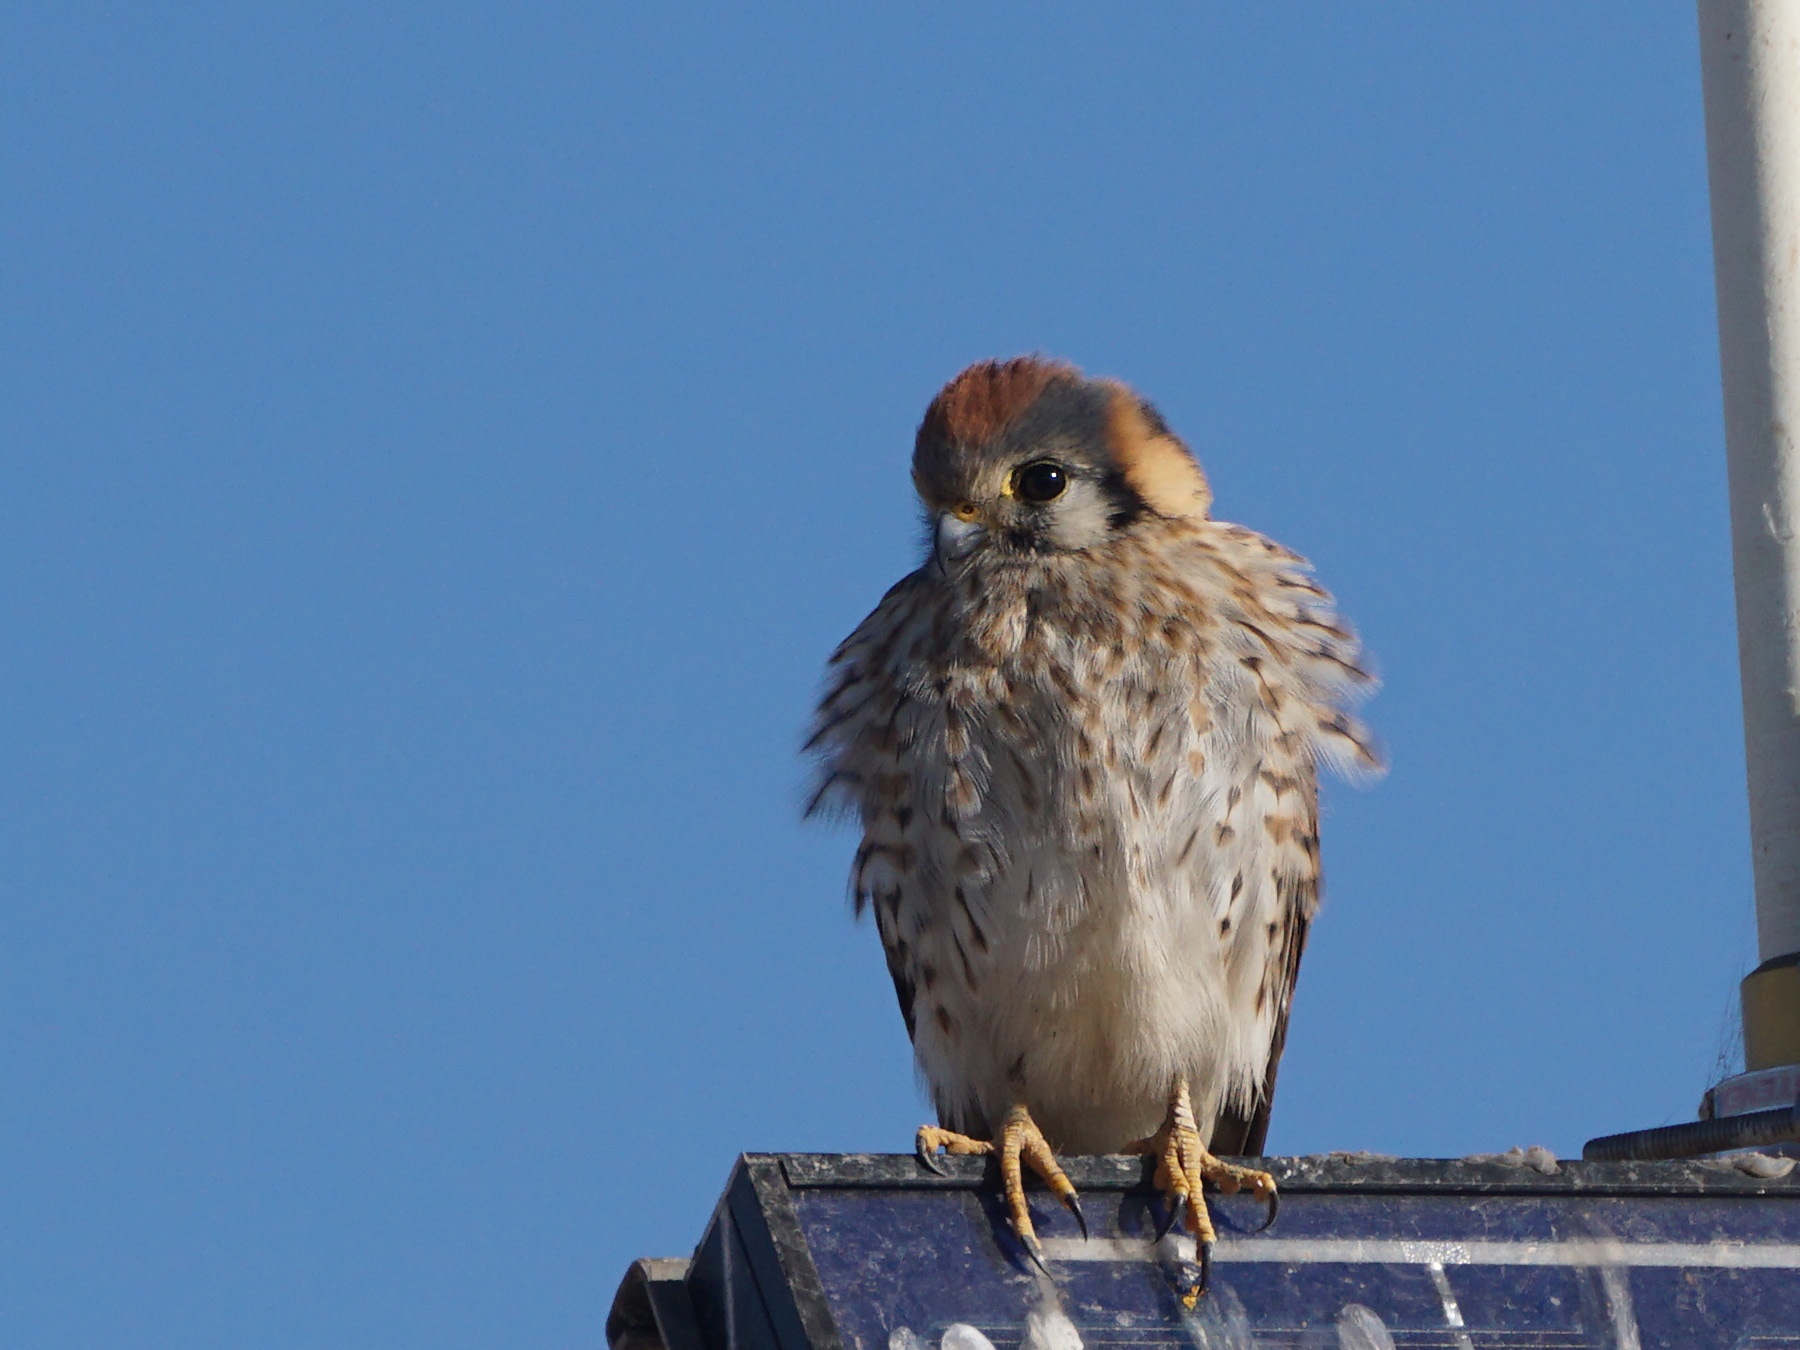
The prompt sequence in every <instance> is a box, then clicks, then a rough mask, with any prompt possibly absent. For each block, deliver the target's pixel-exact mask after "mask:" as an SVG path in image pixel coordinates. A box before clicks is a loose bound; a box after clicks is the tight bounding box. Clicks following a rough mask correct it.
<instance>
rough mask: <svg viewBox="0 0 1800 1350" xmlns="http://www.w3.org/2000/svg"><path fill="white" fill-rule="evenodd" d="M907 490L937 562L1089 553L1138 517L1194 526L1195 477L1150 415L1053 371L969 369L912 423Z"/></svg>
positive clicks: (1105, 389) (1205, 502)
mask: <svg viewBox="0 0 1800 1350" xmlns="http://www.w3.org/2000/svg"><path fill="white" fill-rule="evenodd" d="M913 484H914V486H916V487H917V488H918V491H919V497H920V499H921V500H922V501H923V502H924V503H925V509H926V510H927V511H928V512H929V513H930V516H931V520H932V524H933V526H934V529H935V539H936V553H937V557H938V560H939V562H940V563H948V562H950V561H952V560H954V559H957V558H963V557H967V556H969V555H970V554H972V553H974V552H975V551H976V550H977V549H981V548H984V547H990V548H997V549H1003V550H1010V551H1015V552H1020V553H1034V552H1035V553H1044V552H1067V551H1074V550H1079V549H1085V548H1092V547H1094V546H1095V545H1097V544H1102V543H1105V542H1106V541H1107V540H1108V539H1110V538H1112V537H1113V536H1114V535H1115V534H1117V533H1118V532H1120V531H1122V530H1126V529H1129V528H1130V527H1131V526H1132V524H1133V523H1134V522H1136V521H1138V520H1141V519H1143V518H1144V517H1145V516H1152V515H1153V516H1165V517H1189V518H1200V519H1204V518H1205V516H1206V513H1207V507H1208V506H1209V505H1210V504H1211V502H1212V490H1211V489H1210V488H1209V487H1208V486H1207V484H1206V475H1205V474H1203V473H1202V472H1201V471H1200V466H1199V464H1197V463H1196V462H1195V461H1194V457H1193V455H1192V454H1190V453H1189V452H1188V448H1187V447H1186V446H1185V445H1183V444H1182V443H1181V442H1180V441H1179V440H1178V439H1177V438H1176V437H1175V434H1174V433H1173V432H1171V431H1170V430H1169V428H1168V427H1167V426H1166V425H1165V424H1164V422H1163V420H1162V418H1161V417H1160V416H1159V415H1158V414H1157V411H1156V409H1155V408H1153V407H1151V406H1150V404H1149V403H1147V402H1145V401H1144V400H1143V399H1142V398H1139V397H1138V396H1137V395H1136V394H1135V393H1133V392H1132V391H1131V390H1130V389H1128V388H1127V387H1126V386H1125V385H1123V384H1120V383H1119V382H1118V381H1116V380H1090V379H1087V378H1086V377H1085V376H1083V375H1082V373H1081V372H1080V371H1079V370H1077V369H1075V367H1074V366H1071V365H1067V364H1065V363H1063V362H1061V361H1051V360H1046V359H1044V358H1041V357H1034V356H1022V357H1018V358H1016V359H1014V360H1011V361H981V362H978V363H977V364H975V365H972V366H970V367H969V368H968V369H967V370H965V371H963V372H962V374H960V375H958V376H957V377H956V378H955V379H953V380H951V381H950V383H949V384H947V385H945V386H944V388H943V390H942V391H941V392H940V393H939V394H938V396H937V397H936V398H934V399H933V400H932V401H931V406H930V407H929V408H927V409H926V410H925V420H924V421H923V422H921V423H920V424H919V437H918V442H917V445H916V447H915V449H914V451H913Z"/></svg>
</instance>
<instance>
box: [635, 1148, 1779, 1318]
mask: <svg viewBox="0 0 1800 1350" xmlns="http://www.w3.org/2000/svg"><path fill="white" fill-rule="evenodd" d="M1266 1165H1267V1166H1268V1167H1269V1170H1270V1171H1272V1172H1273V1173H1274V1174H1275V1175H1276V1177H1277V1179H1278V1180H1279V1181H1280V1183H1281V1188H1282V1193H1283V1203H1282V1209H1281V1217H1280V1219H1279V1221H1278V1222H1277V1223H1276V1225H1275V1226H1274V1228H1272V1229H1271V1230H1269V1231H1267V1232H1260V1233H1259V1232H1255V1231H1253V1230H1254V1229H1255V1228H1256V1227H1257V1225H1259V1224H1260V1223H1261V1221H1262V1208H1261V1206H1260V1205H1259V1204H1258V1203H1257V1202H1256V1201H1254V1200H1252V1199H1250V1198H1248V1197H1237V1196H1227V1197H1213V1214H1214V1217H1215V1219H1216V1220H1217V1222H1218V1225H1219V1235H1220V1242H1219V1246H1218V1249H1217V1253H1216V1264H1215V1267H1214V1272H1213V1280H1212V1287H1211V1290H1210V1292H1209V1293H1208V1294H1207V1296H1206V1297H1205V1298H1204V1299H1202V1300H1201V1302H1200V1304H1199V1306H1198V1307H1197V1308H1196V1309H1194V1310H1192V1311H1189V1310H1187V1309H1186V1308H1184V1307H1183V1305H1182V1300H1181V1297H1180V1294H1181V1291H1182V1290H1183V1289H1185V1288H1187V1287H1189V1286H1190V1285H1191V1282H1192V1280H1193V1277H1194V1274H1195V1272H1194V1270H1193V1267H1192V1265H1191V1258H1192V1244H1191V1242H1189V1241H1188V1240H1187V1239H1185V1238H1181V1239H1175V1238H1170V1239H1165V1240H1163V1241H1162V1242H1161V1243H1157V1242H1155V1241H1154V1240H1153V1237H1154V1232H1155V1228H1156V1221H1157V1216H1158V1214H1159V1212H1160V1209H1159V1206H1160V1201H1159V1200H1158V1198H1157V1197H1156V1196H1155V1195H1154V1193H1153V1192H1151V1190H1150V1189H1149V1187H1148V1186H1147V1185H1146V1184H1145V1178H1146V1172H1145V1168H1144V1165H1143V1164H1142V1162H1141V1161H1140V1160H1138V1159H1111V1158H1094V1159H1075V1160H1073V1161H1072V1162H1071V1163H1070V1166H1069V1171H1070V1175H1071V1177H1072V1178H1073V1179H1074V1181H1075V1182H1076V1184H1077V1186H1079V1187H1080V1188H1081V1190H1082V1194H1083V1204H1084V1207H1085V1209H1086V1212H1087V1216H1088V1221H1089V1224H1090V1226H1091V1229H1092V1232H1093V1235H1094V1236H1093V1238H1092V1239H1091V1240H1087V1241H1084V1240H1082V1239H1081V1237H1080V1235H1079V1233H1078V1232H1077V1231H1076V1230H1075V1228H1074V1223H1073V1220H1072V1219H1071V1218H1070V1217H1069V1216H1068V1215H1067V1213H1066V1212H1064V1211H1063V1210H1062V1208H1061V1207H1060V1206H1059V1205H1058V1204H1056V1203H1055V1202H1054V1200H1053V1199H1051V1198H1050V1197H1049V1196H1047V1195H1044V1194H1042V1193H1039V1194H1038V1195H1036V1196H1034V1204H1033V1211H1034V1215H1035V1217H1036V1220H1037V1223H1038V1230H1039V1233H1040V1234H1041V1235H1042V1236H1043V1238H1044V1240H1045V1241H1044V1246H1045V1249H1046V1254H1047V1256H1048V1258H1049V1265H1050V1269H1051V1272H1052V1274H1053V1275H1054V1277H1055V1278H1054V1282H1052V1281H1048V1280H1045V1279H1044V1278H1043V1277H1042V1276H1041V1275H1040V1274H1039V1273H1037V1272H1036V1271H1035V1269H1034V1268H1033V1267H1032V1266H1031V1264H1030V1263H1029V1262H1028V1261H1027V1260H1026V1259H1025V1257H1024V1254H1023V1253H1022V1252H1021V1251H1020V1249H1019V1248H1018V1246H1017V1244H1016V1243H1015V1242H1014V1241H1013V1239H1012V1237H1011V1235H1010V1234H1009V1233H1008V1232H1007V1230H1006V1226H1005V1224H1004V1222H1003V1220H1002V1216H1001V1212H1000V1209H999V1207H998V1203H997V1193H996V1190H995V1186H994V1182H993V1179H992V1177H991V1176H990V1175H989V1174H988V1171H987V1168H986V1167H984V1165H983V1164H982V1162H981V1161H980V1160H957V1161H956V1162H955V1163H953V1164H952V1167H953V1174H952V1176H951V1177H950V1178H949V1179H947V1180H945V1179H939V1178H936V1177H933V1176H931V1175H930V1174H929V1173H926V1172H925V1171H924V1170H923V1169H922V1168H920V1167H919V1166H918V1165H917V1163H916V1162H915V1161H914V1160H912V1159H911V1158H906V1157H868V1156H845V1157H831V1156H818V1155H791V1156H782V1157H774V1156H752V1157H747V1158H745V1159H743V1160H742V1161H741V1162H740V1163H739V1165H738V1168H737V1170H736V1172H735V1173H734V1174H733V1177H732V1181H731V1185H730V1187H729V1188H728V1190H727V1192H726V1197H725V1200H724V1202H722V1203H721V1205H720V1208H719V1211H718V1213H717V1214H716V1215H715V1218H714V1221H713V1223H712V1225H711V1227H710V1228H709V1229H708V1231H707V1234H706V1236H705V1238H704V1239H703V1240H702V1242H701V1245H700V1248H699V1249H698V1251H697V1252H696V1254H695V1257H694V1260H693V1262H692V1263H691V1265H689V1266H687V1267H686V1268H681V1267H679V1266H668V1265H665V1266H663V1267H662V1269H661V1273H660V1275H658V1274H656V1273H654V1272H651V1273H646V1272H644V1271H642V1270H640V1271H638V1272H636V1273H635V1274H634V1277H633V1278H631V1279H628V1280H627V1283H626V1286H625V1287H624V1288H623V1289H622V1290H621V1293H620V1300H619V1303H618V1305H616V1307H615V1310H614V1317H613V1319H612V1321H611V1322H610V1323H609V1327H608V1332H609V1336H611V1337H612V1339H613V1341H614V1344H615V1347H616V1350H649V1346H650V1343H652V1342H653V1341H654V1340H656V1339H658V1338H659V1337H660V1339H661V1340H662V1341H663V1342H664V1344H665V1345H666V1346H667V1350H987V1347H990V1346H991V1347H993V1348H994V1350H1014V1347H1027V1348H1028V1350H1103V1348H1106V1350H1112V1348H1115V1347H1116V1348H1119V1350H1123V1348H1124V1347H1137V1346H1144V1347H1151V1346H1161V1345H1172V1346H1181V1347H1188V1348H1191V1350H1252V1347H1256V1348H1257V1350H1271V1348H1273V1347H1303V1348H1304V1350H1382V1347H1387V1346H1396V1347H1400V1346H1444V1347H1453V1348H1456V1350H1481V1348H1482V1347H1576V1346H1579V1347H1617V1348H1618V1350H1651V1347H1682V1350H1690V1348H1691V1347H1698V1346H1721V1347H1732V1348H1733V1350H1763V1348H1764V1347H1771V1348H1772V1347H1777V1346H1781V1347H1790V1348H1792V1347H1800V1203H1796V1201H1800V1182H1795V1181H1790V1180H1787V1179H1782V1180H1774V1181H1767V1180H1757V1179H1755V1178H1751V1177H1747V1176H1745V1175H1743V1174H1742V1173H1740V1172H1737V1171H1735V1170H1732V1169H1730V1168H1729V1167H1727V1166H1725V1165H1723V1164H1717V1163H1714V1164H1706V1163H1691V1162H1684V1163H1636V1164H1624V1163H1565V1164H1563V1165H1562V1169H1561V1170H1560V1171H1559V1172H1557V1173H1556V1174H1555V1175H1544V1174H1542V1173H1540V1172H1537V1171H1534V1170H1532V1169H1530V1168H1524V1167H1510V1166H1506V1165H1503V1164H1500V1163H1488V1162H1483V1163H1475V1162H1434V1161H1392V1160H1350V1159H1337V1158H1333V1159H1270V1160H1266ZM1795 1175H1796V1177H1800V1173H1796V1174H1795ZM657 1299H661V1300H662V1303H663V1305H665V1307H667V1308H669V1309H671V1310H672V1311H668V1312H658V1311H657V1310H656V1309H654V1308H652V1306H651V1305H652V1304H653V1303H654V1302H655V1301H656V1300H657ZM646 1310H649V1311H646ZM634 1318H635V1319H636V1320H635V1322H634V1320H633V1319H634ZM678 1323H679V1324H680V1325H677V1324H678ZM634 1326H635V1327H637V1328H638V1334H640V1335H641V1337H642V1339H643V1342H644V1344H641V1345H640V1344H629V1345H628V1344H627V1342H629V1341H630V1339H631V1336H632V1335H633V1334H634V1333H633V1327H634ZM684 1339H686V1340H688V1341H691V1342H694V1343H683V1341H684Z"/></svg>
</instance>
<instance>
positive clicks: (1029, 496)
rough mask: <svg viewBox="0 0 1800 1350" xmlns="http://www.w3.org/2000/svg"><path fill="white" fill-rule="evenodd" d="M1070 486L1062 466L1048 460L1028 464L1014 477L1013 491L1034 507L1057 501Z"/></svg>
mask: <svg viewBox="0 0 1800 1350" xmlns="http://www.w3.org/2000/svg"><path fill="white" fill-rule="evenodd" d="M1068 486H1069V475H1068V474H1066V473H1064V472H1063V467H1062V465H1060V464H1053V463H1052V462H1051V461H1049V460H1047V459H1040V460H1039V461H1038V462H1037V463H1036V464H1027V465H1026V466H1025V467H1024V468H1022V469H1020V470H1019V471H1018V472H1017V473H1015V474H1014V475H1013V491H1014V492H1016V493H1018V494H1019V496H1021V497H1023V498H1024V499H1025V500H1026V501H1028V502H1030V503H1032V504H1033V505H1034V506H1041V505H1042V504H1043V503H1045V502H1053V501H1055V500H1056V499H1057V498H1058V497H1060V496H1062V495H1063V489H1064V488H1066V487H1068Z"/></svg>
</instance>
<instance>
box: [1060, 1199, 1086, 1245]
mask: <svg viewBox="0 0 1800 1350" xmlns="http://www.w3.org/2000/svg"><path fill="white" fill-rule="evenodd" d="M1063 1203H1064V1204H1065V1205H1067V1206H1068V1207H1069V1213H1071V1214H1073V1215H1074V1216H1075V1222H1076V1223H1078V1224H1080V1225H1081V1240H1082V1241H1083V1242H1086V1241H1087V1238H1088V1226H1087V1215H1085V1214H1083V1213H1082V1212H1081V1197H1080V1196H1078V1195H1065V1196H1064V1197H1063Z"/></svg>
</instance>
